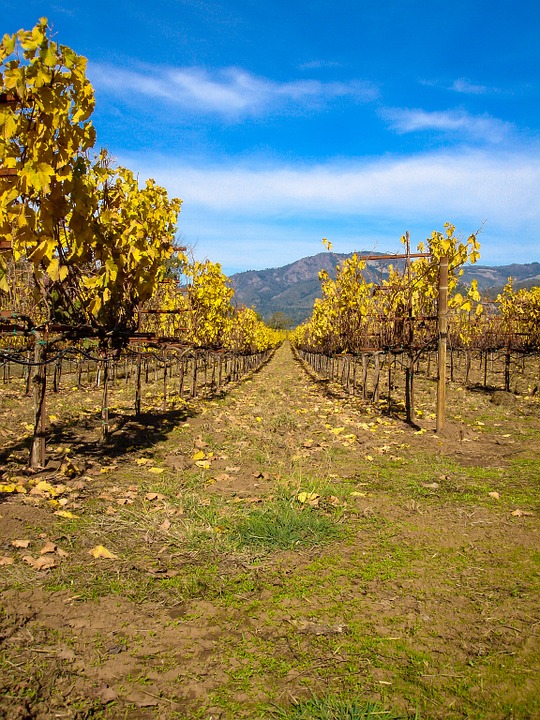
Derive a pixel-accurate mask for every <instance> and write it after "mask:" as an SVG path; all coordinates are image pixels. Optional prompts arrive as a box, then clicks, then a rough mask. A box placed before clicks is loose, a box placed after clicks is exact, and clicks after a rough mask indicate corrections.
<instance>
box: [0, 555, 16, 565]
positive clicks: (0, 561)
mask: <svg viewBox="0 0 540 720" xmlns="http://www.w3.org/2000/svg"><path fill="white" fill-rule="evenodd" d="M14 562H15V558H12V557H5V556H4V557H0V565H13V563H14Z"/></svg>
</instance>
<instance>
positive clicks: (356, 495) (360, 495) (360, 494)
mask: <svg viewBox="0 0 540 720" xmlns="http://www.w3.org/2000/svg"><path fill="white" fill-rule="evenodd" d="M351 497H366V493H364V492H357V491H356V490H355V491H354V492H352V493H351Z"/></svg>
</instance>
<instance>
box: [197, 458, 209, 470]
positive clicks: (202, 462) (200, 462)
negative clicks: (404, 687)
mask: <svg viewBox="0 0 540 720" xmlns="http://www.w3.org/2000/svg"><path fill="white" fill-rule="evenodd" d="M195 465H196V466H197V467H200V468H202V469H203V470H209V469H210V463H209V462H208V460H196V461H195Z"/></svg>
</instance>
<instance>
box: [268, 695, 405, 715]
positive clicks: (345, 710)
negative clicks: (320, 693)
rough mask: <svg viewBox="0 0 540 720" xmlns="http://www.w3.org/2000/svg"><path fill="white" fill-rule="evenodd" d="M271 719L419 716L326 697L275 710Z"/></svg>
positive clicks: (367, 703) (378, 705) (361, 702)
mask: <svg viewBox="0 0 540 720" xmlns="http://www.w3.org/2000/svg"><path fill="white" fill-rule="evenodd" d="M272 717H274V718H281V719H282V720H412V718H416V719H417V720H418V718H419V715H418V713H415V714H414V715H404V714H403V713H396V712H394V711H392V710H386V709H385V708H384V707H383V706H382V705H380V704H379V703H373V702H365V701H363V700H360V699H354V700H352V701H350V700H344V699H342V698H340V697H336V696H333V695H328V696H327V697H325V698H312V699H310V700H303V701H300V702H297V703H295V704H294V705H292V706H291V707H289V708H286V709H285V708H276V709H275V710H273V711H272Z"/></svg>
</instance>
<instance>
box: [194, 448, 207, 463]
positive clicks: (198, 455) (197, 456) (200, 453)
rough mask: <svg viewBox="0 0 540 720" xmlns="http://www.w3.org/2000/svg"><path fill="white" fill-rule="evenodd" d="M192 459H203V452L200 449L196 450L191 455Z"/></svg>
mask: <svg viewBox="0 0 540 720" xmlns="http://www.w3.org/2000/svg"><path fill="white" fill-rule="evenodd" d="M193 460H195V461H197V460H204V453H203V451H202V450H199V451H198V452H196V453H195V454H194V455H193Z"/></svg>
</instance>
